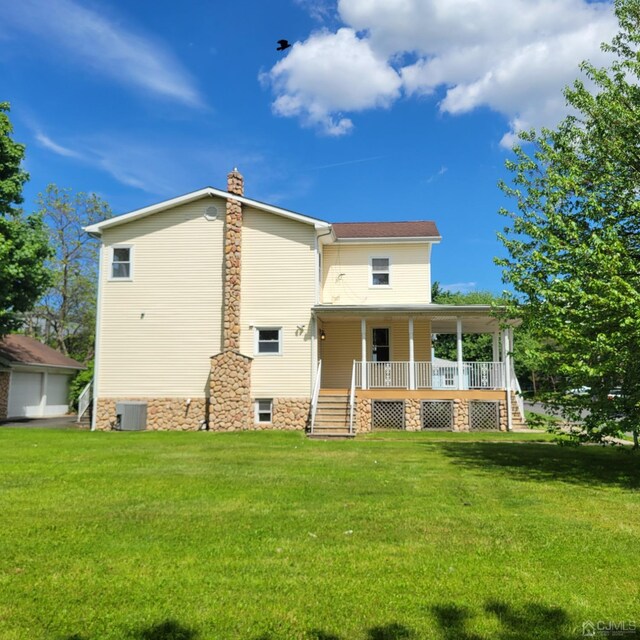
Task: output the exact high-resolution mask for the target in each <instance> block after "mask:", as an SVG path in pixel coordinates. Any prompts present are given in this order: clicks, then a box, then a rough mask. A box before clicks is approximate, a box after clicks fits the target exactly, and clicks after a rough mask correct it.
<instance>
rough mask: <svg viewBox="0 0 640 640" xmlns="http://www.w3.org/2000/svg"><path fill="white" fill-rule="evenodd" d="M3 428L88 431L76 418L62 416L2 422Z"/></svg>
mask: <svg viewBox="0 0 640 640" xmlns="http://www.w3.org/2000/svg"><path fill="white" fill-rule="evenodd" d="M2 427H12V428H18V429H87V428H88V427H87V426H86V425H79V424H78V423H77V422H76V416H62V417H61V418H14V419H12V420H5V421H4V422H0V429H1V428H2Z"/></svg>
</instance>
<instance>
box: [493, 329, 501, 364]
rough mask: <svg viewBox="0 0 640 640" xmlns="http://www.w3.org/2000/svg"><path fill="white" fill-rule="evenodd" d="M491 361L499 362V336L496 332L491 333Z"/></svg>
mask: <svg viewBox="0 0 640 640" xmlns="http://www.w3.org/2000/svg"><path fill="white" fill-rule="evenodd" d="M493 361H494V362H500V334H499V332H498V331H494V332H493Z"/></svg>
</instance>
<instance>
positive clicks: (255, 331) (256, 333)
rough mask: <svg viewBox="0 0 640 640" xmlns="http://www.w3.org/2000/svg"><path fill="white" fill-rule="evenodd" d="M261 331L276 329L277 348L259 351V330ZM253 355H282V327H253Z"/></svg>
mask: <svg viewBox="0 0 640 640" xmlns="http://www.w3.org/2000/svg"><path fill="white" fill-rule="evenodd" d="M261 331H277V332H278V350H277V351H273V352H269V353H261V352H260V332H261ZM253 355H254V356H256V357H258V356H259V357H261V358H262V357H269V356H281V355H282V327H254V329H253Z"/></svg>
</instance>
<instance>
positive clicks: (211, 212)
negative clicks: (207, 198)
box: [204, 204, 218, 220]
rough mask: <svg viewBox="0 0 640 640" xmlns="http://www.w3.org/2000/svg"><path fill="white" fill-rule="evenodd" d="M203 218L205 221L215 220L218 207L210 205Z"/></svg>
mask: <svg viewBox="0 0 640 640" xmlns="http://www.w3.org/2000/svg"><path fill="white" fill-rule="evenodd" d="M204 217H205V218H206V219H207V220H216V219H217V217H218V207H216V206H215V205H214V204H210V205H209V206H208V207H207V208H206V210H205V212H204Z"/></svg>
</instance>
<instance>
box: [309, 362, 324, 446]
mask: <svg viewBox="0 0 640 640" xmlns="http://www.w3.org/2000/svg"><path fill="white" fill-rule="evenodd" d="M321 378H322V360H319V361H318V373H317V374H316V383H315V384H314V385H313V396H312V397H311V433H313V427H314V425H315V422H316V411H317V410H318V397H319V396H320V380H321Z"/></svg>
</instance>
